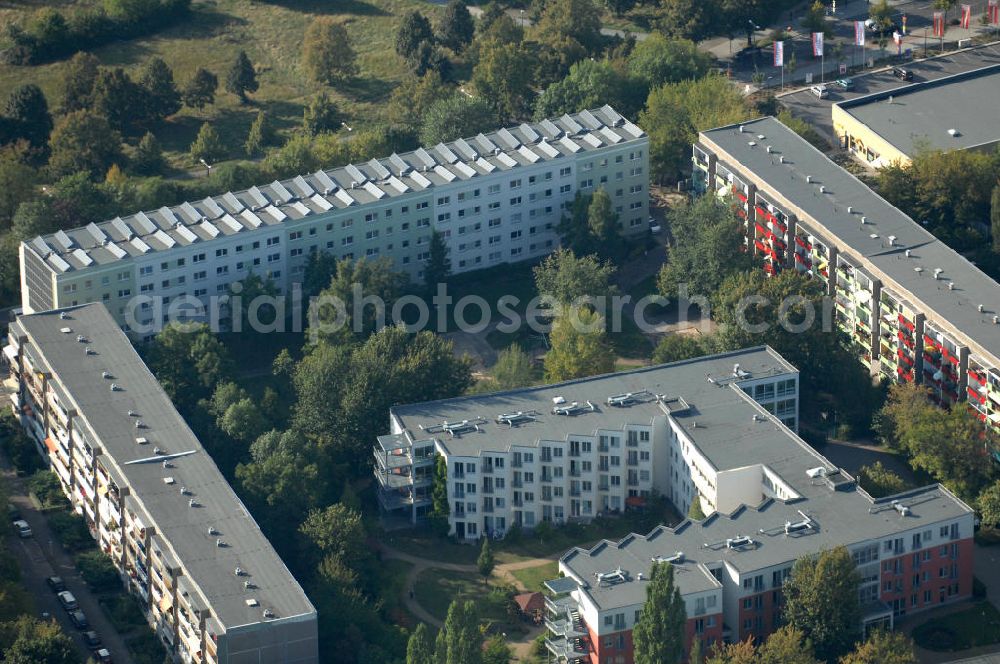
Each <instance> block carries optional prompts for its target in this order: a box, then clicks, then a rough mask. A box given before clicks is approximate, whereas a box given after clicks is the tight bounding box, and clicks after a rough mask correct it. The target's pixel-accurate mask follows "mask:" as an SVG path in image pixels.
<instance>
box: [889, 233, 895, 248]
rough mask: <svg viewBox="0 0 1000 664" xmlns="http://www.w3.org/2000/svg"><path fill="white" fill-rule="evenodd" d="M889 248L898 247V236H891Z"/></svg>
mask: <svg viewBox="0 0 1000 664" xmlns="http://www.w3.org/2000/svg"><path fill="white" fill-rule="evenodd" d="M889 246H890V247H895V246H896V236H895V235H890V236H889Z"/></svg>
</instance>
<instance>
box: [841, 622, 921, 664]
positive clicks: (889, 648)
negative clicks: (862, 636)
mask: <svg viewBox="0 0 1000 664" xmlns="http://www.w3.org/2000/svg"><path fill="white" fill-rule="evenodd" d="M917 661H918V660H917V656H916V654H914V651H913V641H912V640H911V639H910V637H908V636H907V635H906V634H905V633H903V632H890V631H888V630H884V629H876V630H874V631H872V632H870V633H869V634H868V638H867V639H866V640H865V642H864V643H859V644H858V646H857V648H855V649H854V651H853V652H850V653H848V654H846V655H844V656H843V657H841V658H840V664H917Z"/></svg>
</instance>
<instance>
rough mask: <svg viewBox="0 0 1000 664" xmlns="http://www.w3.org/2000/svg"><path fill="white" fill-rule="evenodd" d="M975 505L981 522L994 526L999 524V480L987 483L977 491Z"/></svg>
mask: <svg viewBox="0 0 1000 664" xmlns="http://www.w3.org/2000/svg"><path fill="white" fill-rule="evenodd" d="M976 507H977V508H978V509H979V515H980V517H981V518H982V520H983V524H984V525H986V526H988V527H991V528H995V527H996V526H997V525H1000V480H997V481H996V482H994V483H993V484H991V485H989V486H988V487H986V488H985V489H983V490H982V491H981V492H980V493H979V497H978V498H977V499H976Z"/></svg>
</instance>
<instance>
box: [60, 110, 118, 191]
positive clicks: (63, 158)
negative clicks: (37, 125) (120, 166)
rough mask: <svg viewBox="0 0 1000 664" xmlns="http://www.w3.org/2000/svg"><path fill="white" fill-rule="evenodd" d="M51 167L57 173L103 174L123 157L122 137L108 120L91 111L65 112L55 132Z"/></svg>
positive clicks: (99, 175)
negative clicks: (83, 172)
mask: <svg viewBox="0 0 1000 664" xmlns="http://www.w3.org/2000/svg"><path fill="white" fill-rule="evenodd" d="M49 145H50V151H51V156H50V157H49V170H50V171H51V172H52V173H53V174H55V175H69V174H71V173H77V172H80V171H85V172H86V173H88V174H89V175H90V176H91V177H93V178H97V177H101V176H103V175H104V174H105V173H106V172H107V170H108V168H110V167H111V165H112V164H114V163H116V162H118V161H120V160H121V158H122V151H121V145H122V139H121V136H120V135H119V134H118V132H116V131H115V130H113V129H112V128H111V127H110V125H108V121H107V120H105V119H104V118H103V117H101V116H100V115H97V114H96V113H92V112H90V111H73V112H72V113H69V114H67V115H64V116H63V117H62V118H60V120H59V124H57V125H56V128H55V129H54V130H53V131H52V139H51V141H50V143H49Z"/></svg>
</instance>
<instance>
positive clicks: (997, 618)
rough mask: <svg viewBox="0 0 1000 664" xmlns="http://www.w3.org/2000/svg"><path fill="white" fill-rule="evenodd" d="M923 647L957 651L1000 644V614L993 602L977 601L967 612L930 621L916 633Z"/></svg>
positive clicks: (915, 635) (939, 650) (915, 636)
mask: <svg viewBox="0 0 1000 664" xmlns="http://www.w3.org/2000/svg"><path fill="white" fill-rule="evenodd" d="M912 636H913V640H914V641H915V642H916V643H917V645H918V646H920V647H921V648H926V649H927V650H933V651H936V652H956V651H959V650H967V649H969V648H978V647H980V646H988V645H992V644H994V643H1000V611H997V608H996V607H995V606H993V605H992V604H990V603H989V602H986V601H983V602H977V603H976V604H973V605H972V606H971V607H969V608H968V609H965V610H964V611H958V612H956V613H951V614H948V615H946V616H942V617H941V618H934V619H932V620H928V621H927V622H925V623H923V624H922V625H918V626H917V627H915V628H914V630H913V634H912Z"/></svg>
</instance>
